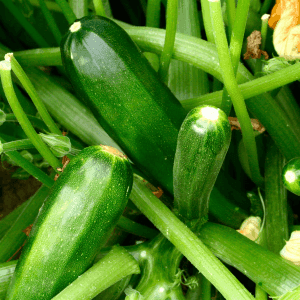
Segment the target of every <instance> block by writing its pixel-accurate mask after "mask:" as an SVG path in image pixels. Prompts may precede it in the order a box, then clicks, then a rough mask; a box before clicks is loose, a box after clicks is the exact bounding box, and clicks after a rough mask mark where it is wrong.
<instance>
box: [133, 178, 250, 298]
mask: <svg viewBox="0 0 300 300" xmlns="http://www.w3.org/2000/svg"><path fill="white" fill-rule="evenodd" d="M130 199H131V200H132V201H133V202H134V204H135V205H136V206H137V207H138V208H139V209H140V210H141V212H143V213H144V214H145V215H146V217H148V219H149V220H150V221H151V222H152V223H153V224H154V225H155V226H156V227H157V228H158V229H159V230H160V231H161V233H162V234H163V235H164V236H165V237H166V238H167V239H168V240H169V241H170V242H171V243H172V244H173V245H174V246H175V247H176V248H177V249H178V250H179V251H180V252H181V253H182V254H183V255H184V256H186V258H187V259H188V260H189V261H190V262H191V263H192V264H193V265H194V266H195V267H196V268H197V269H198V270H199V271H200V272H201V273H202V274H203V275H204V276H205V277H206V278H207V279H208V280H209V281H210V282H211V283H212V284H213V285H214V286H215V287H216V288H217V289H218V290H219V291H220V292H221V293H222V294H223V296H224V297H225V298H226V299H230V300H231V299H232V300H236V299H240V300H244V299H253V297H252V296H251V295H250V293H249V292H248V291H247V290H246V289H245V287H244V286H243V285H242V284H241V283H240V282H239V281H238V280H237V279H236V278H235V277H234V276H233V275H232V274H231V273H230V272H229V271H228V269H227V268H226V267H225V266H224V265H223V264H222V263H221V262H220V261H219V260H218V259H216V258H215V256H214V255H212V253H211V252H210V251H209V250H208V248H206V247H205V246H204V244H203V243H202V242H201V241H200V240H199V239H198V238H197V237H196V235H195V234H194V233H193V232H192V231H191V230H190V229H188V228H187V227H186V225H184V224H183V223H182V222H181V221H179V219H177V218H176V217H175V215H174V214H173V213H172V212H171V211H170V210H169V209H168V208H167V207H166V206H165V205H164V204H163V203H161V202H160V201H159V200H158V199H157V198H156V197H155V196H154V195H153V194H152V193H151V191H150V190H149V189H148V188H147V187H146V186H145V184H144V183H143V181H142V180H141V179H139V178H137V177H136V176H135V180H134V183H133V188H132V192H131V196H130Z"/></svg>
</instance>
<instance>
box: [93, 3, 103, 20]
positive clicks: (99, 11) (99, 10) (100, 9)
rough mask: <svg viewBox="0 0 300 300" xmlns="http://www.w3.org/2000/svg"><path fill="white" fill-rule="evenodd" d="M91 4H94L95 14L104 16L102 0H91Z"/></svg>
mask: <svg viewBox="0 0 300 300" xmlns="http://www.w3.org/2000/svg"><path fill="white" fill-rule="evenodd" d="M93 4H94V8H95V12H96V15H98V16H102V17H105V16H106V13H105V10H104V6H103V3H102V0H93Z"/></svg>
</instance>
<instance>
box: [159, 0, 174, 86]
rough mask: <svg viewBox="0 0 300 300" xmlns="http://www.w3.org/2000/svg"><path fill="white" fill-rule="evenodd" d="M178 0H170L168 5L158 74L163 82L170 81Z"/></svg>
mask: <svg viewBox="0 0 300 300" xmlns="http://www.w3.org/2000/svg"><path fill="white" fill-rule="evenodd" d="M177 10H178V0H169V1H168V4H167V26H166V37H165V44H164V48H163V50H162V53H161V56H160V66H159V70H158V74H159V76H160V78H161V80H162V81H163V82H167V81H168V71H169V66H170V62H171V57H172V54H173V49H174V42H175V35H176V27H177Z"/></svg>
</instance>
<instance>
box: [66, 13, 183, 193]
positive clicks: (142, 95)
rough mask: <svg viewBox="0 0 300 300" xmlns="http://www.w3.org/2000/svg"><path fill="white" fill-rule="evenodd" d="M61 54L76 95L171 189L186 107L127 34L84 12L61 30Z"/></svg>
mask: <svg viewBox="0 0 300 300" xmlns="http://www.w3.org/2000/svg"><path fill="white" fill-rule="evenodd" d="M71 31H72V32H71ZM61 55H62V62H63V65H64V68H65V70H66V72H67V75H68V78H69V79H70V81H71V83H72V84H73V86H74V89H75V91H76V93H77V94H78V96H79V99H82V100H84V102H85V103H86V104H87V106H89V108H90V109H91V111H92V112H93V114H94V115H95V117H96V119H97V120H98V122H99V123H100V124H101V126H102V127H103V128H104V130H105V131H106V132H107V133H108V134H109V135H110V136H111V137H112V138H113V139H114V140H115V141H116V142H117V143H118V144H119V146H120V147H121V148H122V149H123V150H124V152H125V153H126V155H128V156H129V158H130V159H131V160H132V161H133V162H134V163H135V164H136V165H137V166H138V167H139V168H140V169H141V170H143V171H144V172H145V174H146V175H148V176H149V177H150V178H152V179H155V180H156V181H158V182H159V183H160V184H161V185H162V187H164V188H166V189H167V190H168V191H169V192H172V191H173V182H172V169H173V161H174V156H175V149H176V140H177V135H178V131H179V128H180V125H181V123H182V122H183V120H184V118H185V116H186V113H185V110H184V109H183V108H182V106H181V104H180V103H179V101H178V100H177V99H176V98H175V96H174V95H173V94H172V93H171V91H170V90H169V89H168V87H167V86H166V85H165V84H163V83H162V82H161V81H160V80H159V78H158V76H157V74H156V73H155V71H154V70H153V69H152V67H151V66H150V64H149V63H148V61H147V59H146V58H145V57H144V55H143V54H142V52H141V51H140V50H139V49H138V48H137V46H136V45H135V44H134V42H133V41H132V40H131V38H130V37H129V35H128V34H127V33H126V32H125V31H124V30H123V29H122V28H121V27H119V26H118V25H117V24H116V23H114V22H113V21H111V20H109V19H107V18H104V17H100V16H94V17H84V18H82V19H80V20H79V21H78V22H75V23H74V24H73V25H72V26H71V27H70V30H69V32H68V33H67V34H66V35H65V36H64V38H63V40H62V43H61Z"/></svg>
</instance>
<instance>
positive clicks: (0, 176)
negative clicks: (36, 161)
mask: <svg viewBox="0 0 300 300" xmlns="http://www.w3.org/2000/svg"><path fill="white" fill-rule="evenodd" d="M9 168H11V167H9V166H6V165H5V168H4V167H3V166H2V163H1V162H0V220H1V219H2V218H4V217H5V216H6V215H8V214H9V213H10V212H11V211H13V210H14V209H15V208H17V207H18V206H19V205H21V204H22V203H23V202H24V201H26V200H27V199H29V198H30V197H31V196H32V195H33V194H34V193H35V192H36V191H37V190H38V189H39V187H40V186H41V183H40V182H39V181H38V180H36V179H35V178H33V177H32V176H31V177H30V178H29V179H26V180H21V179H13V178H11V174H12V173H13V171H14V170H15V168H14V169H9Z"/></svg>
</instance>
